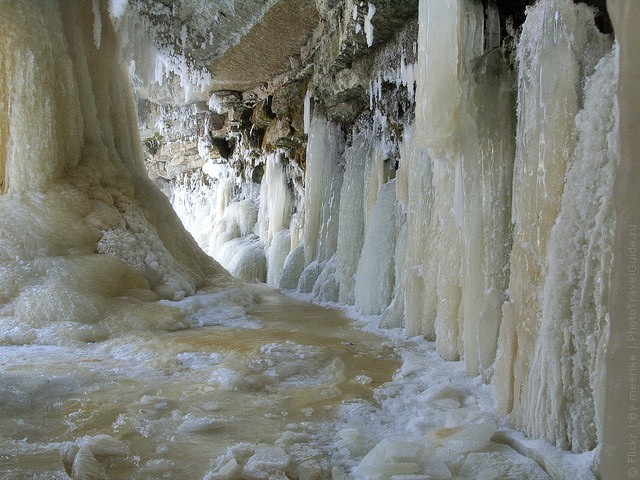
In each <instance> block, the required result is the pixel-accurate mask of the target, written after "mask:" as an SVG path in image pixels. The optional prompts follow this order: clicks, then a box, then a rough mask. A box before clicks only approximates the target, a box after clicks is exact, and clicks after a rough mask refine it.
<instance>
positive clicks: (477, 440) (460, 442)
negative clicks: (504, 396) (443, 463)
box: [428, 423, 496, 454]
mask: <svg viewBox="0 0 640 480" xmlns="http://www.w3.org/2000/svg"><path fill="white" fill-rule="evenodd" d="M495 431H496V425H495V423H481V424H477V425H464V426H463V425H461V426H458V427H453V428H444V427H443V428H435V429H433V430H431V431H430V432H429V434H428V438H429V443H430V444H431V445H432V446H434V447H436V446H442V447H445V448H447V449H449V450H452V451H454V452H457V453H462V454H463V453H468V452H473V451H475V450H480V449H481V448H483V447H485V446H486V445H487V444H488V443H489V441H490V440H491V437H492V436H493V434H494V433H495Z"/></svg>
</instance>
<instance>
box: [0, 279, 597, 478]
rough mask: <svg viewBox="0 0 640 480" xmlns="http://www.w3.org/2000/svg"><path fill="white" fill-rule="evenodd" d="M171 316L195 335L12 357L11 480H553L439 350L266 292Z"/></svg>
mask: <svg viewBox="0 0 640 480" xmlns="http://www.w3.org/2000/svg"><path fill="white" fill-rule="evenodd" d="M172 305H173V306H178V307H179V308H180V309H182V310H183V312H184V313H185V315H186V317H185V320H184V321H185V322H186V323H189V324H191V327H192V328H188V329H184V330H179V331H173V332H163V331H160V332H140V331H138V332H134V333H130V334H126V335H121V336H118V337H115V338H111V339H109V340H106V341H104V342H101V343H95V344H76V345H72V346H42V345H25V346H10V345H4V346H0V375H1V381H2V388H1V389H0V409H1V411H2V416H1V418H0V432H2V434H1V435H2V436H1V437H0V477H1V478H3V479H22V478H39V479H58V478H60V479H61V478H69V476H71V477H72V478H76V479H81V478H82V479H85V478H86V479H88V478H92V479H93V478H112V479H129V478H135V479H161V478H185V479H186V478H189V479H191V478H193V479H198V478H207V479H210V480H214V479H249V480H253V479H286V478H290V479H300V480H314V479H327V478H335V479H350V478H354V479H356V478H362V479H371V480H383V479H394V480H403V479H404V480H420V479H422V480H426V479H450V478H451V479H453V478H460V479H493V478H505V479H509V478H514V479H516V478H517V479H534V480H535V479H547V478H550V477H548V476H547V475H546V473H545V472H544V471H543V470H542V469H541V468H540V467H539V466H538V465H537V464H536V463H535V462H534V461H532V460H530V459H529V458H527V457H525V456H522V455H520V454H518V453H517V452H516V451H515V450H513V449H512V448H511V447H509V446H506V445H504V444H502V443H496V442H492V441H491V438H492V437H494V434H495V432H496V428H497V426H496V424H495V422H494V419H493V405H494V402H493V398H492V394H491V391H490V389H489V387H487V386H483V385H482V384H481V382H480V380H479V379H477V378H476V379H473V378H468V377H466V376H465V375H464V371H463V370H464V369H463V366H462V365H461V364H460V363H450V362H444V361H442V360H441V359H439V357H438V356H437V355H436V353H435V352H433V351H432V346H431V344H429V343H426V342H424V341H419V340H417V339H413V340H401V339H400V337H399V336H398V338H387V339H381V338H380V337H378V336H376V335H374V334H373V333H367V332H365V331H364V330H362V329H357V328H354V327H352V326H351V324H350V322H349V321H348V320H347V319H346V317H345V316H344V315H343V314H342V313H341V312H339V311H336V310H332V309H327V308H324V307H320V306H314V305H308V304H304V303H301V302H299V301H297V300H294V299H291V298H287V297H283V296H281V295H279V294H277V293H275V292H272V291H271V290H268V289H267V288H265V287H251V289H250V290H246V289H243V290H239V289H234V288H229V289H226V290H224V291H222V292H220V291H216V292H213V293H211V292H203V293H201V294H199V295H196V296H194V297H189V298H185V299H183V300H181V301H180V302H173V303H172ZM397 352H399V354H400V355H401V356H402V361H403V363H402V365H401V363H400V361H399V359H398V353H397ZM394 372H395V374H394ZM584 462H587V463H588V459H586V460H584ZM584 462H583V463H584ZM585 478H587V477H585Z"/></svg>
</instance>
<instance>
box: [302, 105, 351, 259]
mask: <svg viewBox="0 0 640 480" xmlns="http://www.w3.org/2000/svg"><path fill="white" fill-rule="evenodd" d="M342 149H343V139H342V134H341V133H340V132H339V130H338V126H337V125H336V124H333V123H329V122H327V121H326V120H324V119H323V118H321V117H319V116H314V117H313V118H312V120H311V123H310V126H309V142H308V144H307V165H306V176H305V198H304V209H305V217H304V256H305V263H307V264H309V263H311V262H312V261H313V260H318V261H319V262H324V261H326V260H328V259H329V258H331V256H333V254H334V253H335V251H336V248H337V242H338V214H339V208H340V187H341V186H342V174H343V172H342V167H341V166H340V165H339V164H338V162H339V160H340V156H341V154H342Z"/></svg>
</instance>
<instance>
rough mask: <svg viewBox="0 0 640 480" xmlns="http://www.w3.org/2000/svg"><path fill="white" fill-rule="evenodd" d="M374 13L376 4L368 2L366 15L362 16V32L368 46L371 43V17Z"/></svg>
mask: <svg viewBox="0 0 640 480" xmlns="http://www.w3.org/2000/svg"><path fill="white" fill-rule="evenodd" d="M375 14H376V6H375V5H374V4H372V3H369V5H368V10H367V16H366V17H365V18H364V33H365V35H366V37H367V46H368V47H371V46H372V45H373V25H372V24H371V19H372V18H373V16H374V15H375ZM356 33H357V32H356Z"/></svg>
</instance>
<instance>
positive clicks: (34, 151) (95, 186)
mask: <svg viewBox="0 0 640 480" xmlns="http://www.w3.org/2000/svg"><path fill="white" fill-rule="evenodd" d="M97 26H100V28H96V27H97ZM0 36H2V41H1V42H0V65H1V66H2V68H1V70H0V96H1V98H0V132H1V133H0V166H1V168H0V170H2V171H3V180H2V192H3V195H1V196H0V239H1V242H0V245H1V247H0V262H2V265H1V266H0V267H1V268H2V269H3V273H2V279H3V282H2V285H0V304H2V307H1V308H2V313H3V316H5V317H6V318H11V319H12V320H11V322H16V324H18V325H22V326H24V325H31V326H32V327H34V328H38V327H42V326H44V325H46V324H47V323H50V322H61V321H68V322H83V323H96V322H100V321H102V320H105V319H106V318H107V317H108V316H109V315H110V313H109V311H110V307H109V305H111V307H114V305H112V303H113V302H116V303H117V301H116V300H113V299H114V298H115V297H118V298H120V297H124V296H131V297H136V298H139V299H143V300H150V299H155V298H158V296H159V297H165V298H175V297H179V296H182V295H185V294H192V293H194V292H195V289H196V288H197V285H198V283H199V282H201V281H202V279H203V277H204V276H205V275H207V274H214V273H215V272H216V271H221V270H220V269H219V267H216V265H215V263H213V262H212V261H211V260H210V259H209V258H208V257H206V255H204V254H203V253H202V251H201V250H200V249H199V248H198V247H197V246H196V244H195V242H194V241H193V239H192V238H191V237H190V235H189V234H188V233H186V231H185V230H184V229H183V228H182V226H181V224H180V223H179V221H178V219H177V217H176V215H175V214H174V213H173V211H172V210H171V207H170V205H169V203H168V201H167V199H166V198H165V197H164V196H163V195H162V194H161V193H160V192H159V191H158V190H157V189H156V188H155V187H154V186H153V185H152V184H151V182H150V181H149V180H148V178H147V176H146V172H145V170H144V166H143V163H142V156H141V146H140V139H139V134H138V130H137V119H136V114H135V107H134V103H133V98H132V92H131V87H130V84H129V79H128V76H127V74H126V71H125V69H124V68H123V66H122V65H120V64H119V63H118V61H117V60H116V48H117V45H116V39H115V34H114V32H113V28H112V25H111V21H110V19H109V17H108V14H107V11H106V4H103V5H102V6H101V8H99V9H97V8H95V9H94V8H92V4H91V2H84V1H72V0H69V1H63V2H57V1H53V0H52V1H47V2H36V3H34V2H31V1H28V0H10V1H6V2H3V3H2V4H1V5H0ZM98 45H99V48H98ZM105 254H106V255H105ZM151 290H152V291H151ZM63 298H66V300H65V301H62V299H63ZM43 312H44V313H43ZM11 322H8V323H7V325H9V324H10V323H11ZM7 328H9V327H8V326H7ZM25 328H26V327H25ZM11 335H13V334H11ZM42 341H45V340H42ZM51 341H55V340H51Z"/></svg>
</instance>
